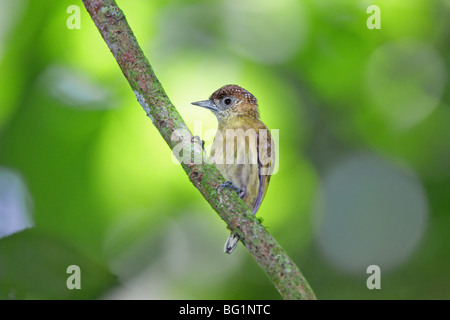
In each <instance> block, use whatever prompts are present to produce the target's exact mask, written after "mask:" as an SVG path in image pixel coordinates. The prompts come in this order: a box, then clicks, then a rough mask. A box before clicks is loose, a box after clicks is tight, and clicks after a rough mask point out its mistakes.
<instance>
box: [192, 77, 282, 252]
mask: <svg viewBox="0 0 450 320" xmlns="http://www.w3.org/2000/svg"><path fill="white" fill-rule="evenodd" d="M193 104H195V105H198V106H201V107H204V108H207V109H210V110H211V111H212V112H213V113H214V114H215V115H216V117H217V120H218V125H219V126H218V131H217V134H216V137H215V138H214V142H213V145H212V148H211V159H212V160H213V161H214V163H215V165H216V167H217V168H218V169H219V171H220V172H221V173H222V175H223V176H224V177H225V179H227V180H229V182H228V183H226V184H224V185H222V187H225V188H230V189H232V190H234V191H236V192H237V193H238V194H239V196H240V197H241V199H242V200H243V201H244V202H245V203H246V204H247V205H248V206H249V208H250V209H251V210H252V212H253V213H254V214H255V213H256V212H257V211H258V209H259V207H260V205H261V202H262V200H263V199H264V196H265V194H266V191H267V187H268V185H269V181H270V175H271V173H272V170H273V167H274V159H275V157H274V148H273V142H272V137H271V135H270V131H269V130H268V129H267V127H266V126H265V125H264V123H263V122H262V121H261V120H260V118H259V111H258V104H257V100H256V98H255V97H254V96H253V95H252V94H251V93H250V92H248V91H247V90H245V89H243V88H241V87H239V86H237V85H226V86H223V87H222V88H220V89H218V90H217V91H215V92H214V93H213V94H212V95H211V97H210V98H209V100H206V101H199V102H194V103H193ZM238 241H239V238H238V237H237V236H236V235H234V234H231V235H230V237H229V239H228V241H227V243H226V244H225V252H226V253H231V252H233V250H234V248H235V247H236V245H237V243H238Z"/></svg>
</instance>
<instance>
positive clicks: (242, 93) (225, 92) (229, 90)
mask: <svg viewBox="0 0 450 320" xmlns="http://www.w3.org/2000/svg"><path fill="white" fill-rule="evenodd" d="M229 96H231V97H236V98H238V99H241V100H244V101H246V102H248V103H251V104H253V105H257V100H256V98H255V96H254V95H252V94H251V93H250V92H248V91H247V90H245V89H244V88H242V87H240V86H238V85H235V84H228V85H225V86H223V87H222V88H220V89H217V90H216V91H215V92H214V93H213V94H212V95H211V97H210V99H211V100H216V99H217V100H221V99H223V98H225V97H229Z"/></svg>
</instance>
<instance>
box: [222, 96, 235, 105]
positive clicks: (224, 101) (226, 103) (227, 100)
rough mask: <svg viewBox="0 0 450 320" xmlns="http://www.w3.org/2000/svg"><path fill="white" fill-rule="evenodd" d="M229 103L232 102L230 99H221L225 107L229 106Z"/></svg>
mask: <svg viewBox="0 0 450 320" xmlns="http://www.w3.org/2000/svg"><path fill="white" fill-rule="evenodd" d="M231 102H233V101H232V100H231V98H225V99H223V103H224V104H225V105H227V106H229V105H230V104H231Z"/></svg>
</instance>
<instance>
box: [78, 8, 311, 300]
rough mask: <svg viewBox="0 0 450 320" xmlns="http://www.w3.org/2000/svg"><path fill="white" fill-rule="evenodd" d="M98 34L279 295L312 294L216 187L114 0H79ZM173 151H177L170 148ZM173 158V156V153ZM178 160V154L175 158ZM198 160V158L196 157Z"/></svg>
mask: <svg viewBox="0 0 450 320" xmlns="http://www.w3.org/2000/svg"><path fill="white" fill-rule="evenodd" d="M83 3H84V6H85V7H86V9H87V11H88V12H89V14H90V15H91V17H92V20H93V21H94V23H95V25H96V26H97V28H98V30H99V31H100V33H101V35H102V37H103V39H104V40H105V42H106V44H107V45H108V47H109V49H110V50H111V52H112V54H113V55H114V58H115V59H116V61H117V63H118V64H119V67H120V69H121V70H122V72H123V74H124V75H125V77H126V79H127V80H128V82H129V83H130V86H131V88H132V90H133V92H134V93H135V95H136V97H137V100H138V101H139V103H140V104H141V106H142V107H143V108H144V110H145V112H146V113H147V115H148V117H150V119H151V120H152V122H153V124H154V125H155V126H156V128H157V129H158V130H159V132H160V133H161V135H162V137H163V138H164V140H165V141H166V143H167V144H168V145H169V147H170V148H171V149H174V147H175V146H176V145H178V147H177V148H179V146H180V143H181V144H182V146H183V150H188V151H190V152H191V154H192V156H193V157H194V159H202V161H195V162H194V161H193V162H187V163H186V161H184V162H183V161H180V162H181V165H182V167H183V169H184V171H186V174H187V175H188V177H189V179H190V180H191V182H192V183H193V184H194V186H195V187H196V188H197V189H198V190H199V191H200V193H201V194H202V195H203V197H204V198H205V199H206V200H207V201H208V202H209V204H210V205H211V206H212V207H213V209H214V210H215V211H216V212H217V214H218V215H219V216H220V217H221V218H222V219H223V220H224V221H225V222H226V224H227V226H228V228H229V229H230V230H231V231H233V232H234V233H236V234H238V235H239V237H240V239H241V241H242V243H243V244H244V245H245V247H246V248H247V250H248V251H249V252H250V254H251V255H252V256H253V257H254V258H255V260H256V261H257V262H258V264H259V265H260V267H261V268H262V269H263V270H264V271H265V272H266V273H267V275H268V276H269V278H270V280H271V281H272V282H273V283H274V285H275V286H276V288H277V289H278V291H279V292H280V294H281V295H282V297H283V298H284V299H315V295H314V292H313V291H312V290H311V288H310V286H309V285H308V283H307V281H306V279H305V278H304V277H303V275H302V274H301V272H300V270H299V269H298V267H297V266H296V265H295V264H294V263H293V262H292V260H291V259H290V258H289V257H288V255H287V254H286V253H285V252H284V251H283V249H281V247H280V246H279V245H278V244H277V243H276V241H275V240H274V239H273V238H272V237H271V236H270V234H269V233H268V232H267V231H266V229H265V228H264V227H263V226H262V225H261V223H260V222H259V221H258V220H257V219H256V218H255V216H254V215H253V214H252V213H251V211H250V209H249V208H248V207H247V206H246V205H245V203H244V202H243V201H242V200H241V199H240V198H239V197H238V196H237V195H236V194H235V193H233V192H231V191H230V190H221V191H220V192H219V191H217V190H216V188H217V186H218V185H220V184H221V183H223V182H225V179H224V178H223V177H222V175H221V174H220V172H219V171H218V170H217V168H216V167H215V166H214V164H213V163H212V162H211V160H210V159H209V158H208V156H207V155H206V154H205V152H204V150H202V147H201V145H200V144H199V143H192V141H194V140H195V139H194V140H193V138H192V134H191V133H190V131H189V129H188V127H187V126H186V124H185V123H184V121H183V119H182V118H181V116H180V115H179V114H178V111H177V110H176V108H175V107H174V106H173V105H172V103H171V102H170V100H169V98H168V97H167V95H166V93H165V92H164V89H163V87H162V85H161V83H160V82H159V81H158V79H157V77H156V75H155V73H154V72H153V69H152V67H151V66H150V63H149V62H148V60H147V58H146V57H145V55H144V53H143V52H142V50H141V48H140V47H139V45H138V43H137V40H136V38H135V37H134V35H133V32H132V30H131V29H130V27H129V25H128V23H127V21H126V19H125V16H124V14H123V12H122V11H121V10H120V9H119V7H118V6H117V4H116V3H115V1H114V0H83ZM175 156H176V157H178V155H177V154H176V153H175ZM178 158H179V157H178ZM179 160H181V159H179ZM196 162H201V163H196Z"/></svg>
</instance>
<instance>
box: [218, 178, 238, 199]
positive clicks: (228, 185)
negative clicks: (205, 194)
mask: <svg viewBox="0 0 450 320" xmlns="http://www.w3.org/2000/svg"><path fill="white" fill-rule="evenodd" d="M221 188H223V189H230V190H233V191H234V192H236V193H237V194H238V196H241V194H242V189H241V188H239V187H236V186H235V185H234V184H233V182H231V181H226V182H224V183H222V184H221V185H219V186H218V187H217V190H219V189H221Z"/></svg>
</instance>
